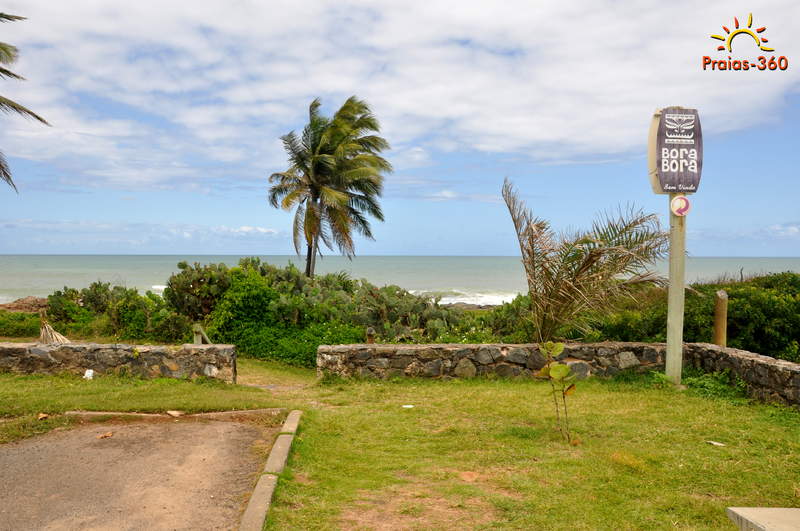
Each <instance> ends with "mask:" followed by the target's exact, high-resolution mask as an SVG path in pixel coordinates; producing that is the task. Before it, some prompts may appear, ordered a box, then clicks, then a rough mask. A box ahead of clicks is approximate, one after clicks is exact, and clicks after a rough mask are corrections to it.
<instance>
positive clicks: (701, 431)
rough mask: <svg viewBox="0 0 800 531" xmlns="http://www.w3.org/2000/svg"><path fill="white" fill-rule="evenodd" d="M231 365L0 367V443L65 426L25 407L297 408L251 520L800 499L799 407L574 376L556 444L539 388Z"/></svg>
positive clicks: (294, 522)
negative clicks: (117, 369) (111, 373)
mask: <svg viewBox="0 0 800 531" xmlns="http://www.w3.org/2000/svg"><path fill="white" fill-rule="evenodd" d="M240 377H241V381H242V382H246V383H251V384H256V385H260V386H262V388H247V387H242V386H235V387H233V386H227V385H222V384H219V383H213V382H188V381H177V380H151V381H141V380H135V379H126V378H112V377H101V378H97V379H95V380H93V381H91V382H86V381H83V380H81V379H80V378H78V377H72V376H60V377H45V376H11V375H0V417H2V416H5V417H16V420H12V421H11V422H3V423H0V434H4V433H5V435H0V441H2V440H9V439H13V438H16V437H19V436H24V435H30V434H32V433H34V432H41V431H46V430H47V429H51V428H53V427H56V426H60V425H63V424H64V423H65V422H68V421H64V420H63V417H55V418H51V419H48V420H44V421H35V420H33V419H34V418H35V414H36V413H38V412H39V411H47V412H49V413H57V412H59V411H64V410H66V409H79V408H80V409H103V410H113V409H116V410H124V411H131V410H137V411H163V410H165V409H172V408H176V409H184V410H187V411H198V410H207V409H227V408H230V407H237V408H245V407H275V406H279V407H299V408H302V409H304V410H305V413H304V416H303V419H302V421H301V426H300V431H299V432H298V436H297V438H296V440H295V445H294V446H293V451H292V456H291V458H290V462H289V466H288V467H287V469H286V471H285V472H284V473H283V475H282V476H281V480H280V483H279V487H278V490H277V492H276V497H275V499H274V502H273V505H272V508H271V509H270V516H269V520H268V523H267V526H266V528H267V529H339V528H345V529H346V528H358V527H359V526H361V527H362V528H363V527H367V528H368V527H370V526H377V525H378V524H381V525H387V526H390V527H394V528H402V529H415V528H417V529H444V528H450V529H453V528H479V529H674V528H678V529H734V527H733V526H732V524H731V523H730V522H729V521H728V519H727V517H726V516H725V507H729V506H737V505H738V506H741V505H744V506H752V505H756V506H800V412H798V411H796V410H789V409H785V408H778V407H774V406H766V405H758V404H749V403H746V402H744V401H742V400H741V399H739V398H736V396H735V394H732V395H730V396H729V397H728V398H724V399H723V398H714V397H713V396H712V397H708V396H701V395H700V394H699V393H700V392H703V393H705V394H706V395H707V394H709V389H713V386H710V385H708V382H705V384H704V386H703V387H702V389H700V388H698V389H700V391H697V392H695V391H693V390H689V391H683V392H681V391H677V390H674V389H672V388H670V387H666V386H665V387H659V386H658V385H657V384H658V381H657V380H655V381H654V380H653V379H652V378H647V377H641V378H630V379H627V380H622V379H620V380H615V381H601V380H590V381H587V382H581V383H579V386H578V391H577V393H576V394H575V395H574V396H572V397H570V399H571V400H570V403H569V404H570V408H571V409H570V421H571V425H572V428H573V432H574V435H575V436H577V437H578V438H579V439H580V444H579V445H577V446H570V445H566V444H564V443H563V442H562V440H561V439H560V437H559V434H558V432H557V431H555V430H554V429H553V426H554V422H553V420H554V419H553V415H554V413H553V410H552V402H551V401H550V398H549V396H548V394H547V392H548V389H549V387H548V386H547V385H546V384H544V383H540V382H530V381H527V382H524V381H499V380H473V381H463V380H452V381H446V382H440V381H420V380H405V381H398V382H375V381H355V382H332V383H326V384H318V383H316V382H315V374H314V372H313V371H309V370H302V369H292V368H287V367H285V366H282V365H280V364H276V363H264V362H258V361H254V360H242V363H241V364H240ZM654 383H655V384H656V385H654ZM712 383H713V382H712ZM714 393H717V394H720V393H721V391H718V390H717V391H714ZM722 395H724V393H722ZM725 396H727V395H725ZM404 404H412V405H414V406H415V407H413V408H409V409H406V408H403V407H401V406H402V405H404ZM9 425H10V426H9ZM15 434H16V435H15ZM3 437H5V438H3ZM709 440H713V441H718V442H721V443H724V444H725V445H726V446H724V447H718V446H713V445H710V444H708V443H707V442H706V441H709Z"/></svg>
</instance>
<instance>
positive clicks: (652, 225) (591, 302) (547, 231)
mask: <svg viewBox="0 0 800 531" xmlns="http://www.w3.org/2000/svg"><path fill="white" fill-rule="evenodd" d="M503 199H504V200H505V202H506V206H507V207H508V211H509V213H510V214H511V220H512V221H513V222H514V228H515V229H516V233H517V239H518V240H519V247H520V251H521V252H522V263H523V265H524V267H525V274H526V277H527V280H528V291H529V293H530V299H531V312H530V318H531V320H532V325H533V330H534V334H535V340H536V341H537V342H539V343H542V342H546V341H550V340H551V339H554V338H555V337H556V335H557V334H558V332H559V330H560V329H562V327H563V326H564V325H566V324H570V325H572V326H574V327H576V328H578V329H585V328H586V325H587V324H588V322H587V316H590V315H591V314H592V313H595V314H596V313H598V312H607V311H609V310H611V309H613V304H614V301H615V300H618V299H619V298H620V296H623V295H627V296H631V297H633V296H634V289H635V288H636V287H638V286H641V285H643V284H654V283H655V284H663V283H664V282H665V280H664V279H663V278H662V277H660V276H658V275H656V274H655V273H653V272H652V271H649V270H648V269H647V267H648V266H651V265H652V264H653V263H654V262H655V260H657V259H659V258H663V257H664V256H665V254H666V251H667V242H668V234H667V233H665V232H663V231H662V230H661V228H660V225H659V223H658V218H657V217H656V216H655V214H644V213H643V212H642V211H640V210H635V209H633V208H629V209H627V210H626V211H623V210H620V211H619V212H618V213H617V214H615V215H608V214H607V215H605V216H603V217H601V218H599V219H598V220H597V221H595V222H594V224H593V225H592V228H591V230H588V231H579V232H575V233H572V234H562V235H557V234H555V233H554V232H553V230H552V229H551V228H550V224H549V223H548V222H547V221H545V220H543V219H541V218H537V217H534V216H533V214H532V213H531V211H530V209H528V208H527V206H526V205H525V203H524V202H523V201H522V200H520V199H519V195H518V193H517V191H516V190H515V188H514V186H513V185H512V184H511V182H509V181H508V179H506V181H505V183H504V184H503Z"/></svg>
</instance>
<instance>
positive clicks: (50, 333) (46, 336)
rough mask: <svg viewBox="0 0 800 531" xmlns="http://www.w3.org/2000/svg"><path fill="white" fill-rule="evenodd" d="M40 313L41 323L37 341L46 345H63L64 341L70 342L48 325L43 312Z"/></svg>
mask: <svg viewBox="0 0 800 531" xmlns="http://www.w3.org/2000/svg"><path fill="white" fill-rule="evenodd" d="M40 315H41V318H42V325H41V329H40V332H39V343H44V344H47V345H63V344H64V343H70V340H69V339H67V338H66V337H64V336H63V335H61V334H59V333H58V332H56V331H55V329H54V328H53V327H52V326H50V323H48V322H47V319H46V318H45V316H44V313H41V314H40Z"/></svg>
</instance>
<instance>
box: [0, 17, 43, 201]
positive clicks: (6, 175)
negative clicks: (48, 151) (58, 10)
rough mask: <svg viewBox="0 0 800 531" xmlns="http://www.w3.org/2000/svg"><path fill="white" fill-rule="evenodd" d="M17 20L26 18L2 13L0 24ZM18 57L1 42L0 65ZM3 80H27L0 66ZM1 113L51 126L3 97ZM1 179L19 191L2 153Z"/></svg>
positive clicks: (10, 47)
mask: <svg viewBox="0 0 800 531" xmlns="http://www.w3.org/2000/svg"><path fill="white" fill-rule="evenodd" d="M17 20H25V17H20V16H18V15H9V14H7V13H0V22H14V21H17ZM18 56H19V51H18V50H17V48H16V46H12V45H10V44H8V43H5V42H0V65H11V64H13V63H14V62H15V61H16V60H17V57H18ZM2 78H6V79H16V80H24V79H25V78H23V77H22V76H20V75H19V74H16V73H14V72H12V71H11V70H9V69H8V68H6V67H5V66H0V79H2ZM0 113H4V114H12V113H13V114H19V115H22V116H25V117H26V118H33V119H34V120H37V121H39V122H41V123H43V124H45V125H50V124H49V123H47V120H45V119H44V118H42V117H41V116H39V115H38V114H36V113H35V112H33V111H32V110H30V109H28V108H27V107H25V106H23V105H20V104H19V103H17V102H15V101H12V100H10V99H8V98H6V97H3V96H0ZM0 179H1V180H3V181H5V182H6V183H7V184H8V185H9V186H11V188H13V189H14V190H15V191H16V190H17V186H16V185H15V184H14V181H13V180H12V179H11V169H10V168H9V167H8V163H7V162H6V159H5V157H4V156H3V154H2V153H1V152H0Z"/></svg>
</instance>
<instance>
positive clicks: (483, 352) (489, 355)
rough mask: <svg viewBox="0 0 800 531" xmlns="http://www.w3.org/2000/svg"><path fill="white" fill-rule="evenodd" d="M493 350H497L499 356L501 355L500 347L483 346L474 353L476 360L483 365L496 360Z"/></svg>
mask: <svg viewBox="0 0 800 531" xmlns="http://www.w3.org/2000/svg"><path fill="white" fill-rule="evenodd" d="M492 350H496V351H497V357H498V358H499V357H500V349H497V348H495V349H492V348H491V347H481V348H480V349H478V352H476V353H475V355H474V358H473V359H474V360H475V361H477V362H478V363H480V364H481V365H489V364H490V363H492V362H493V361H494V360H495V357H494V352H493V351H492Z"/></svg>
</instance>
